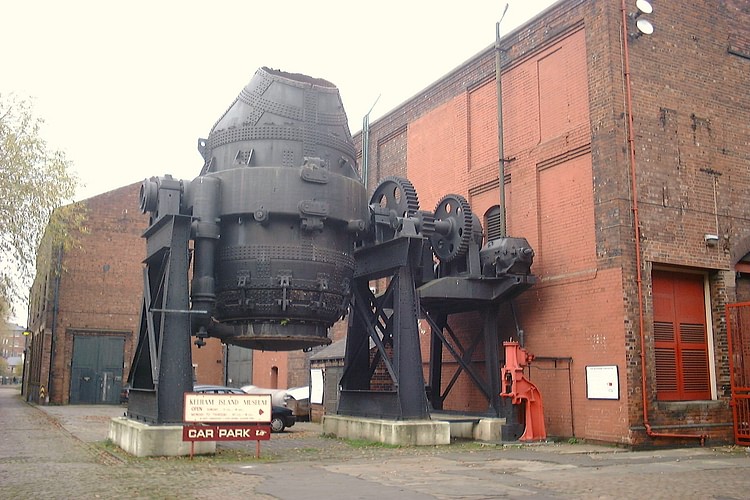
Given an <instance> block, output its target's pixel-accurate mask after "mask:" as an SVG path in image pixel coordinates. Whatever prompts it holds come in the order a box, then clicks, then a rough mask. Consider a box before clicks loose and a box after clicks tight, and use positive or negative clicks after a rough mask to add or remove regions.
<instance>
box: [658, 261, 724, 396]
mask: <svg viewBox="0 0 750 500" xmlns="http://www.w3.org/2000/svg"><path fill="white" fill-rule="evenodd" d="M652 283H653V292H654V293H653V296H654V351H655V358H656V392H657V399H658V400H659V401H687V400H697V399H711V386H710V377H709V363H708V341H707V336H706V306H705V302H704V294H703V276H702V275H699V274H681V273H671V272H666V271H654V273H653V276H652Z"/></svg>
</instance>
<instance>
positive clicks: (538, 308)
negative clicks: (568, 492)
mask: <svg viewBox="0 0 750 500" xmlns="http://www.w3.org/2000/svg"><path fill="white" fill-rule="evenodd" d="M655 9H656V10H655V12H654V14H653V15H652V16H650V18H651V21H652V22H653V23H654V25H655V26H656V32H655V33H654V35H652V36H651V37H642V38H638V39H631V40H629V43H630V62H631V67H630V75H631V78H632V89H633V94H632V96H633V101H632V102H633V109H632V114H633V118H634V122H635V131H636V132H635V134H636V135H635V136H634V138H633V139H634V144H635V147H636V177H637V186H636V187H637V191H638V203H639V206H638V208H639V210H638V215H639V218H640V228H641V231H642V238H641V242H640V243H641V246H642V251H643V254H642V259H643V263H642V267H641V270H642V279H643V295H642V299H643V300H642V306H641V305H639V300H638V293H637V292H638V286H637V276H636V259H635V243H634V225H633V224H634V218H633V215H634V211H633V206H632V193H633V190H632V187H631V177H630V174H631V171H630V164H629V163H628V141H627V139H628V137H627V129H626V123H627V116H628V114H627V113H628V108H627V106H626V98H625V97H626V96H625V93H624V71H623V52H622V50H623V46H622V42H623V40H622V35H621V26H620V22H621V18H622V16H621V12H620V10H619V3H618V2H612V3H610V2H594V1H589V0H570V1H567V2H559V3H558V4H556V5H555V6H554V7H553V8H552V9H551V10H550V11H548V15H547V16H545V17H544V18H539V19H537V20H536V21H534V22H532V23H530V24H529V25H527V26H524V27H522V28H520V29H518V30H517V31H515V32H513V33H510V34H508V35H507V36H506V37H505V38H504V39H503V41H502V44H503V49H504V53H503V60H504V71H503V118H504V122H503V123H504V146H505V157H506V158H507V159H508V160H510V161H509V162H508V163H507V165H506V176H505V189H506V206H507V223H508V224H507V225H508V234H510V235H513V236H523V237H526V238H527V239H528V240H529V242H530V243H531V246H532V247H533V248H534V249H535V251H536V258H535V264H534V266H533V271H534V272H535V274H537V276H538V277H539V278H540V280H539V283H538V285H536V286H535V287H534V289H532V290H531V291H530V292H527V293H526V294H524V295H523V296H522V297H521V298H520V299H519V301H518V310H519V320H520V322H521V327H522V328H523V329H524V330H525V333H526V339H527V346H528V348H529V350H530V351H532V352H533V353H534V354H536V355H537V356H542V357H557V358H561V359H558V360H557V361H555V360H549V359H547V360H544V361H539V362H537V363H535V364H534V365H533V367H532V369H531V374H532V377H534V379H535V380H536V381H537V383H538V385H539V386H540V388H541V389H542V395H543V397H544V398H545V418H546V420H547V424H548V426H549V429H548V430H549V432H550V433H551V434H561V435H570V434H574V435H576V436H579V437H585V438H590V439H596V440H604V441H615V442H624V443H632V444H639V443H644V444H648V443H652V442H655V443H658V444H661V443H662V440H659V439H656V440H651V439H650V438H648V437H646V435H645V432H644V428H643V425H642V424H643V408H642V404H641V364H640V351H641V346H640V330H639V324H640V320H639V312H640V311H641V310H642V311H643V322H644V335H645V338H646V345H645V352H646V367H647V369H648V373H649V375H648V379H647V387H648V393H647V400H648V402H649V412H650V415H651V423H652V425H658V426H660V428H662V429H667V430H669V429H670V425H671V426H675V428H676V429H681V428H682V429H684V428H685V427H684V426H685V425H687V429H688V430H687V431H682V432H696V433H700V432H706V431H707V430H708V431H710V432H709V434H710V436H711V438H712V439H716V440H718V441H720V440H722V439H729V431H730V427H729V425H728V424H729V423H730V422H731V414H730V412H729V407H728V405H727V399H726V397H725V396H724V393H725V391H724V390H723V389H722V388H723V387H725V386H726V384H727V383H728V372H727V370H728V366H727V361H726V360H727V351H726V349H727V347H726V332H725V326H724V321H723V318H722V316H723V309H722V308H723V305H724V304H725V303H726V302H731V301H733V300H735V280H734V274H733V265H734V264H735V263H736V262H737V261H738V260H739V259H740V258H742V257H743V256H744V255H745V254H746V253H747V252H748V250H750V227H748V226H747V224H745V223H744V222H743V221H745V220H747V218H748V216H749V215H750V214H748V213H747V211H748V210H750V208H749V206H748V205H747V203H745V200H746V199H747V198H748V195H749V194H750V193H749V191H750V174H749V173H748V171H747V168H746V166H747V165H746V163H747V162H746V159H747V158H748V157H750V141H748V140H747V137H748V134H750V130H749V128H750V94H748V92H747V85H746V78H747V71H748V65H749V64H750V62H749V61H750V43H749V42H748V40H749V39H750V37H748V28H747V26H750V9H748V7H747V4H746V2H741V1H739V0H730V1H727V2H721V3H720V4H715V3H713V2H710V1H708V0H705V1H699V2H693V3H691V4H689V5H686V4H683V3H679V2H673V3H664V4H659V5H658V6H655ZM629 22H630V21H629ZM630 28H632V27H629V29H630ZM717 33H723V34H724V35H722V36H717V35H716V34H717ZM495 115H496V96H495V81H494V53H493V51H492V50H491V49H488V50H486V51H484V52H482V53H480V54H478V55H477V56H476V57H475V58H474V59H472V60H470V61H468V62H467V63H465V64H464V65H462V66H461V67H459V68H457V69H456V70H455V71H454V72H452V73H451V74H449V75H447V76H446V77H445V78H444V79H442V80H440V81H437V82H435V83H434V84H432V85H430V86H429V87H428V88H427V89H425V90H424V91H423V92H422V93H421V94H420V95H418V96H417V97H415V98H414V99H413V100H411V101H409V102H407V103H405V104H404V105H403V106H402V107H400V108H398V109H396V110H394V111H393V112H391V113H389V114H387V115H386V116H384V117H383V118H381V119H379V120H378V121H376V122H374V123H372V124H371V132H370V144H371V148H373V149H371V161H373V162H375V164H371V165H370V176H369V178H370V189H372V188H373V187H374V186H375V185H376V184H377V179H373V175H374V174H373V173H377V178H378V179H379V178H382V177H385V176H387V175H403V172H404V170H403V164H404V163H406V164H407V165H408V169H407V173H408V177H409V178H410V180H411V181H412V183H413V184H414V185H415V187H416V188H417V191H418V193H419V197H420V200H421V202H422V208H423V209H428V210H429V209H432V208H433V206H434V204H435V202H436V201H437V200H438V199H439V198H440V197H441V196H442V195H443V194H446V193H448V192H457V193H459V194H463V195H465V196H468V199H469V201H470V202H471V204H472V208H473V211H474V212H475V213H477V214H478V215H480V218H481V215H483V214H484V213H485V212H486V211H487V209H489V208H490V207H491V206H492V205H494V204H496V203H497V200H499V195H498V192H497V179H498V162H497V128H496V126H495V122H494V119H495ZM404 135H406V148H405V149H406V157H405V158H404V157H403V156H401V155H402V152H403V151H404V148H403V147H402V146H400V145H401V144H403V141H404ZM360 139H361V137H360V136H355V141H357V143H359V141H360ZM395 141H398V144H399V147H395ZM384 144H391V145H394V147H392V148H390V149H389V151H390V153H391V154H389V155H387V156H386V155H383V158H388V160H389V161H388V162H387V163H386V162H381V163H377V162H378V161H380V159H381V158H380V156H379V155H375V156H373V155H372V153H373V152H375V151H385V149H384ZM395 152H398V154H396V153H395ZM706 233H714V234H719V235H720V244H719V245H718V247H716V248H709V247H706V245H705V243H704V241H703V235H704V234H706ZM660 265H661V266H663V265H671V266H679V267H681V268H683V269H696V268H697V269H706V270H707V274H708V277H709V280H708V283H709V290H708V294H709V296H710V299H711V307H710V309H711V311H710V312H711V315H712V316H711V318H710V323H711V327H712V328H711V332H710V334H711V335H712V343H713V346H714V351H713V359H714V366H715V372H716V373H715V377H714V378H715V380H716V387H715V392H716V394H717V399H716V400H715V401H708V402H698V403H694V404H677V405H665V404H661V403H657V402H656V400H655V392H654V391H655V388H654V384H653V375H652V373H651V366H652V365H653V362H654V361H653V352H652V347H651V344H650V342H651V341H650V338H651V337H650V330H651V322H652V318H651V303H650V291H649V289H650V271H651V269H652V267H654V266H660ZM740 283H741V282H740ZM741 287H742V285H741V284H740V288H741ZM741 290H742V288H741ZM505 318H506V319H507V322H506V323H507V324H506V326H504V327H502V328H501V335H503V336H506V337H507V336H510V335H512V334H514V329H513V328H512V327H509V326H507V325H512V318H511V317H510V315H506V316H505ZM462 322H463V323H465V320H463V319H462V320H460V321H458V322H457V323H459V324H460V323H462ZM461 335H463V336H464V337H463V338H464V339H468V338H470V337H471V335H472V333H471V331H470V329H467V328H464V329H462V331H461ZM422 347H423V350H424V355H425V356H426V352H427V349H426V347H427V343H426V341H424V339H423V345H422ZM478 351H479V350H478ZM567 357H571V358H572V359H573V361H572V363H570V364H569V365H568V363H567V361H564V360H563V359H562V358H567ZM481 361H482V360H481V359H480V356H478V355H477V356H475V362H481ZM556 364H557V369H554V368H555V365H556ZM587 365H614V366H617V367H618V370H619V384H620V399H619V400H616V401H609V400H608V401H601V400H589V399H588V398H586V392H585V389H586V380H585V373H586V372H585V367H586V366H587ZM548 366H552V369H546V368H547V367H548ZM543 368H544V369H543ZM446 370H447V371H450V369H449V368H446ZM462 377H463V375H462ZM561 378H562V380H561ZM461 383H463V381H461V379H459V384H461ZM456 393H457V396H455V397H454V396H451V397H450V398H449V400H448V402H449V403H450V404H451V405H453V406H455V407H456V408H467V409H470V408H476V406H477V405H481V404H484V403H483V402H482V401H481V398H480V400H477V399H476V398H475V395H474V392H473V391H472V390H471V389H467V390H461V391H457V392H456ZM459 395H460V396H459ZM701 426H703V428H701ZM667 441H668V440H667Z"/></svg>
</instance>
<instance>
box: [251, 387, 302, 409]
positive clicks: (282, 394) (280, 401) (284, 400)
mask: <svg viewBox="0 0 750 500" xmlns="http://www.w3.org/2000/svg"><path fill="white" fill-rule="evenodd" d="M240 389H242V390H243V391H245V392H246V393H248V394H270V395H271V404H274V405H277V406H288V402H289V399H290V398H291V397H292V396H291V395H290V394H289V392H288V390H287V389H268V388H267V387H258V386H257V385H243V386H242V387H240Z"/></svg>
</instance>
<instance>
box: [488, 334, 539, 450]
mask: <svg viewBox="0 0 750 500" xmlns="http://www.w3.org/2000/svg"><path fill="white" fill-rule="evenodd" d="M503 346H504V347H505V366H503V368H502V370H501V374H502V380H503V389H502V392H501V393H500V396H502V397H504V398H513V399H512V400H511V402H512V403H513V404H514V405H524V406H525V420H526V429H525V430H524V432H523V435H522V436H521V437H520V438H519V440H520V441H539V440H543V439H547V431H546V429H545V427H544V408H543V406H542V394H541V393H540V392H539V389H537V387H536V386H535V385H534V384H532V383H531V381H530V380H529V379H527V378H526V376H525V375H524V373H523V369H524V367H525V366H528V365H529V363H530V362H531V361H532V360H533V359H534V355H533V354H529V353H528V352H527V351H526V349H523V348H521V346H520V345H519V344H518V342H515V341H510V342H503Z"/></svg>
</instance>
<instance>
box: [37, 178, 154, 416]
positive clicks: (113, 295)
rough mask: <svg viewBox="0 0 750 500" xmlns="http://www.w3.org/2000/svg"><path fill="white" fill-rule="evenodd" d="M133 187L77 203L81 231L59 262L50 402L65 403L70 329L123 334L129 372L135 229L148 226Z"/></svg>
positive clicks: (139, 253)
mask: <svg viewBox="0 0 750 500" xmlns="http://www.w3.org/2000/svg"><path fill="white" fill-rule="evenodd" d="M139 189H140V183H137V184H131V185H129V186H125V187H122V188H119V189H116V190H114V191H110V192H107V193H104V194H101V195H99V196H95V197H93V198H89V199H87V200H85V201H84V202H83V204H84V205H85V207H86V220H85V222H84V223H83V227H84V231H83V232H81V233H80V234H78V235H77V236H76V237H77V245H76V248H73V249H71V250H69V251H67V252H65V254H64V257H63V262H62V265H63V272H62V275H61V278H60V285H59V299H58V300H59V307H58V312H57V323H56V325H55V329H56V332H55V333H56V336H57V338H56V339H55V352H54V365H53V367H52V370H53V382H52V387H51V391H50V402H52V403H58V404H66V403H68V401H69V396H70V392H69V391H70V360H71V359H72V356H73V335H72V333H73V332H87V333H91V334H108V333H109V334H122V335H124V336H125V357H124V362H125V366H124V367H123V374H122V375H123V378H127V375H128V373H129V371H130V362H131V361H132V357H133V351H134V348H135V343H136V342H137V336H138V319H139V316H140V306H141V300H142V296H143V274H142V264H141V262H142V261H143V259H144V258H145V241H144V240H143V239H142V238H141V233H142V232H143V230H144V229H145V228H146V227H147V225H148V219H147V217H146V216H145V215H143V214H141V212H140V210H139V209H138V206H139ZM53 281H54V280H53ZM50 300H54V298H53V297H52V296H50ZM52 307H53V306H52V304H50V305H49V309H50V310H51V309H52Z"/></svg>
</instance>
